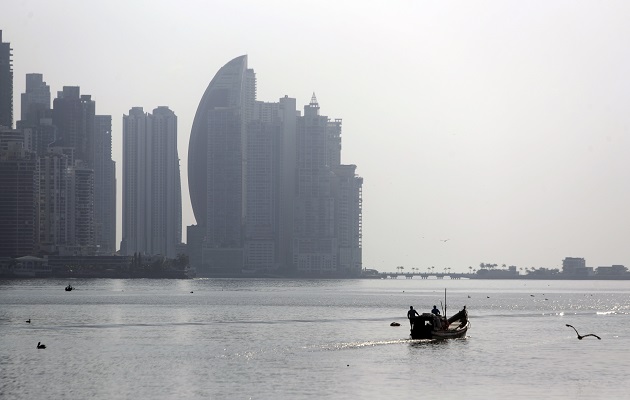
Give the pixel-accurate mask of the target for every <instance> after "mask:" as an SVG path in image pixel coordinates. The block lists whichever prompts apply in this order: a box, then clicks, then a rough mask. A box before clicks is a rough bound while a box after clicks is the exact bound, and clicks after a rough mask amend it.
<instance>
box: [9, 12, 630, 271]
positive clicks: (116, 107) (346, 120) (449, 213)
mask: <svg viewBox="0 0 630 400" xmlns="http://www.w3.org/2000/svg"><path fill="white" fill-rule="evenodd" d="M0 9H1V12H0V29H2V30H3V40H4V41H6V42H10V43H11V47H12V48H13V73H14V115H16V116H19V115H20V102H19V100H18V99H19V93H23V92H24V89H25V86H24V85H25V75H26V74H27V73H41V74H43V75H44V80H45V81H46V82H47V83H48V85H50V89H51V92H52V93H53V94H54V93H56V92H57V91H59V90H61V89H62V87H63V86H80V87H81V92H82V93H85V94H90V95H91V96H92V99H93V100H94V101H95V102H96V110H97V113H98V114H110V115H112V128H113V132H112V136H113V138H114V142H113V159H114V160H115V161H116V167H117V180H118V197H119V201H118V211H117V212H118V218H119V221H118V229H119V233H118V236H117V242H120V239H121V237H120V229H121V225H122V224H121V223H120V215H121V214H120V211H121V205H120V204H121V200H120V197H121V194H122V190H121V189H120V187H121V183H122V173H121V168H122V116H123V114H127V113H128V112H129V109H130V108H132V107H135V106H140V107H144V109H145V111H150V110H152V109H153V108H155V107H158V106H168V107H169V108H170V109H171V110H173V111H174V112H175V114H177V116H178V151H179V157H180V160H181V162H180V165H181V174H182V176H181V182H182V202H183V210H182V217H183V221H182V222H183V227H184V228H183V232H186V231H185V227H186V226H187V225H191V224H194V223H195V220H194V216H193V213H192V209H191V206H190V199H189V192H188V187H187V183H188V178H187V165H188V163H187V156H188V144H189V138H190V131H191V127H192V122H193V118H194V115H195V112H196V110H197V106H198V104H199V101H200V99H201V96H202V94H203V93H204V91H205V89H206V87H207V86H208V83H209V82H210V80H211V79H212V78H213V76H214V75H215V74H216V72H217V71H218V70H219V69H220V68H221V67H222V66H223V65H224V64H225V63H226V62H228V61H229V60H231V59H233V58H234V57H237V56H239V55H242V54H247V56H248V63H249V67H250V68H253V69H255V71H256V76H257V98H258V100H263V101H277V99H278V98H280V97H283V96H285V95H288V96H290V97H294V98H296V99H297V104H298V108H300V107H301V106H302V105H304V104H308V103H309V100H310V98H311V96H312V94H313V92H314V93H315V94H316V96H317V99H318V101H319V105H320V107H321V113H322V114H323V115H328V116H329V117H330V118H341V119H343V130H342V143H343V149H342V162H343V163H344V164H356V165H357V173H358V174H360V175H361V176H362V177H363V178H364V179H365V181H364V183H363V266H364V267H367V268H375V269H378V270H383V271H392V270H394V269H395V267H396V266H399V265H404V266H405V267H406V268H407V269H409V268H411V267H419V268H421V269H424V268H426V267H429V266H432V265H433V266H436V268H441V267H452V268H453V269H454V270H460V271H463V270H467V269H468V266H474V267H476V266H477V265H478V264H479V263H480V262H486V263H497V264H504V263H505V264H508V265H512V264H513V265H517V266H519V267H551V268H558V267H559V266H560V265H561V262H562V259H563V258H565V257H584V258H585V259H586V263H587V265H589V266H599V265H612V264H625V265H628V264H630V249H629V248H628V246H627V243H628V241H629V239H630V226H629V225H628V221H629V220H630V211H629V207H628V204H630V179H629V178H630V177H629V175H630V159H629V158H628V149H630V139H629V135H628V133H629V132H628V129H629V127H630V116H629V114H628V112H627V109H628V106H629V103H630V97H629V94H630V80H629V79H628V74H627V71H628V70H630V54H629V53H628V51H627V48H626V47H627V42H628V39H630V27H628V26H627V23H626V21H627V20H628V17H630V15H629V14H630V5H628V4H627V3H625V2H621V1H618V2H615V1H606V2H597V3H595V2H574V1H557V2H553V3H549V2H542V1H534V2H499V1H485V2H474V3H471V2H465V1H454V2H447V3H444V2H439V3H438V2H414V1H394V2H387V3H384V2H383V3H377V2H344V3H339V2H333V1H319V2H316V3H302V2H290V1H267V2H255V1H217V2H211V3H204V2H193V1H189V2H169V1H155V2H151V3H143V2H137V1H132V2H122V1H121V2H119V1H112V2H100V3H92V2H80V1H57V2H47V1H14V0H8V1H5V2H3V4H2V5H1V6H0ZM447 239H448V240H447ZM184 241H186V239H185V238H184Z"/></svg>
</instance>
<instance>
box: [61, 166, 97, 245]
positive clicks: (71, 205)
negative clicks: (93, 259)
mask: <svg viewBox="0 0 630 400" xmlns="http://www.w3.org/2000/svg"><path fill="white" fill-rule="evenodd" d="M67 171H68V193H69V195H68V210H69V212H68V241H69V246H68V247H67V252H68V254H69V255H70V254H72V255H94V254H95V253H96V228H95V223H94V170H93V169H92V168H89V167H88V166H87V163H85V162H83V161H81V160H78V161H76V162H75V163H74V165H73V166H71V167H69V168H68V170H67Z"/></svg>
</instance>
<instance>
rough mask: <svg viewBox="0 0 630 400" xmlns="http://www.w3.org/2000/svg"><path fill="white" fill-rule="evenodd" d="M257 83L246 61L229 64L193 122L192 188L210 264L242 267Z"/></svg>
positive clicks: (216, 78)
mask: <svg viewBox="0 0 630 400" xmlns="http://www.w3.org/2000/svg"><path fill="white" fill-rule="evenodd" d="M255 81H256V78H255V75H254V71H253V70H251V69H247V56H241V57H237V58H235V59H233V60H232V61H230V62H228V63H227V64H225V65H224V66H223V67H222V68H221V69H220V70H219V72H217V74H216V75H215V76H214V78H213V79H212V81H211V82H210V84H209V85H208V88H207V89H206V91H205V92H204V94H203V97H202V98H201V102H200V103H199V107H198V108H197V113H196V114H195V119H194V121H193V127H192V131H191V133H190V143H189V146H188V187H189V190H190V200H191V203H192V207H193V212H194V214H195V219H196V220H197V224H198V231H199V234H200V235H201V236H203V238H204V239H203V241H204V245H203V246H204V248H205V249H209V250H207V251H205V253H204V260H205V261H204V263H206V264H210V265H225V266H228V265H229V266H236V265H242V257H243V254H242V248H243V238H242V235H243V226H244V209H243V208H244V201H243V192H244V184H245V176H244V174H245V170H246V167H245V162H246V161H245V160H246V157H245V148H246V145H247V141H246V137H245V136H246V126H247V121H248V120H249V119H251V114H252V109H253V106H254V102H255V99H256V83H255ZM213 249H216V250H213ZM206 253H207V254H206Z"/></svg>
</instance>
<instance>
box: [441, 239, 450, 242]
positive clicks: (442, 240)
mask: <svg viewBox="0 0 630 400" xmlns="http://www.w3.org/2000/svg"><path fill="white" fill-rule="evenodd" d="M449 240H451V239H440V241H441V242H444V243H446V242H448V241H449Z"/></svg>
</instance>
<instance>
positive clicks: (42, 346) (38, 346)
mask: <svg viewBox="0 0 630 400" xmlns="http://www.w3.org/2000/svg"><path fill="white" fill-rule="evenodd" d="M41 343H42V342H37V348H38V349H45V348H46V345H45V344H41Z"/></svg>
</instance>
